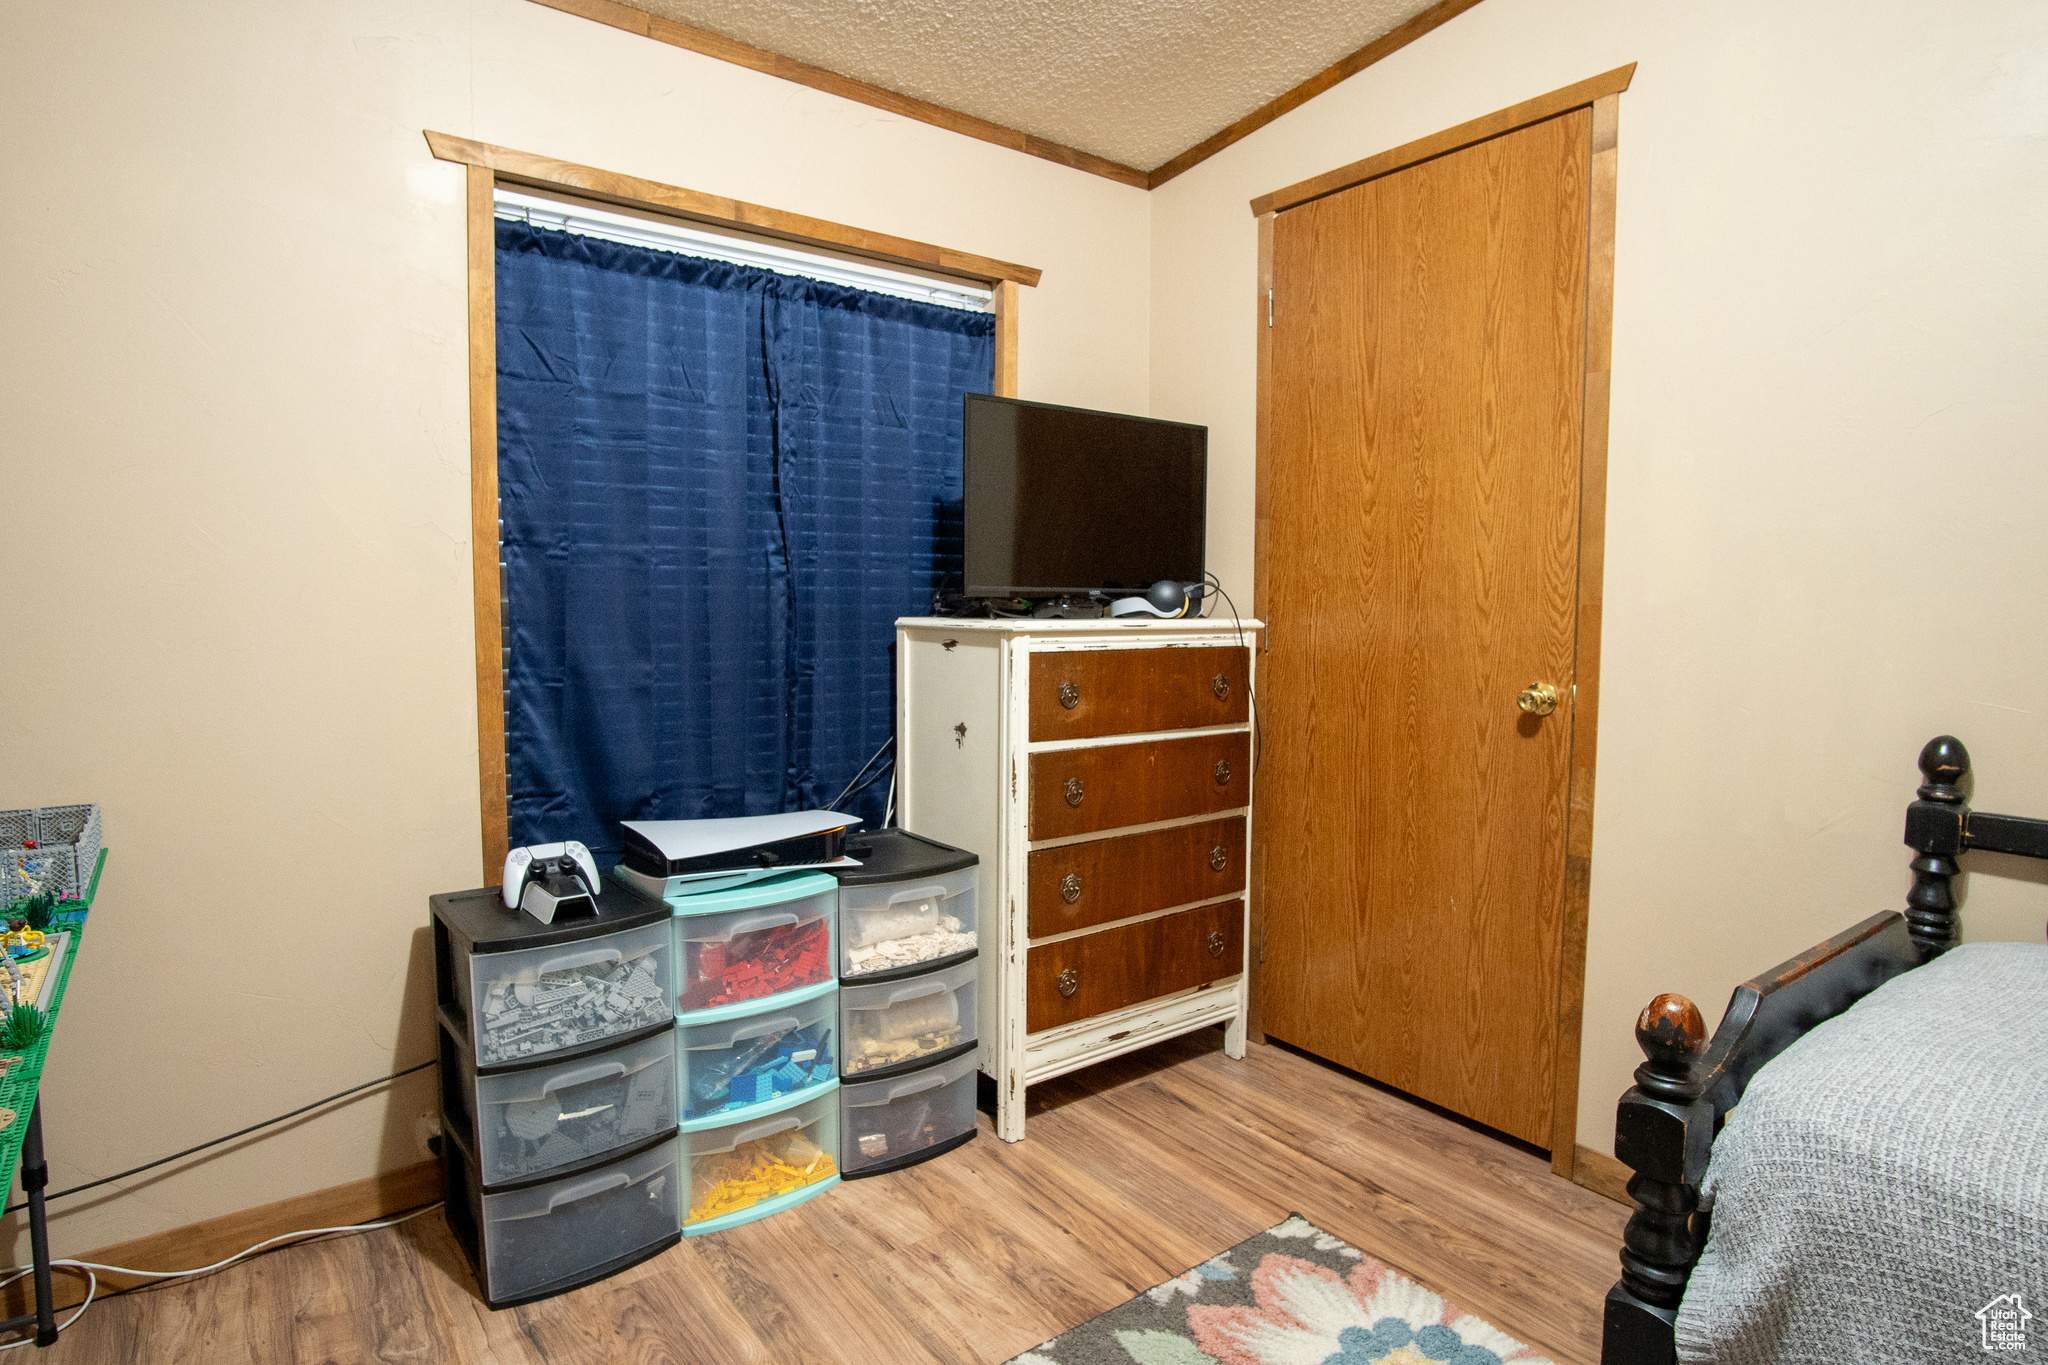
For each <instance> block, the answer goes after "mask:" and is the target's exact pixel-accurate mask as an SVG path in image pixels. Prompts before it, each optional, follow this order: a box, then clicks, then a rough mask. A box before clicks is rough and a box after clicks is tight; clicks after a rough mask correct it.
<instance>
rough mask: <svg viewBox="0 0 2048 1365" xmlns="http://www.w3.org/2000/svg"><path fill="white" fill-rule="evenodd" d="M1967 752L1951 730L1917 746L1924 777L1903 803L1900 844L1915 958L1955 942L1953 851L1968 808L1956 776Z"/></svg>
mask: <svg viewBox="0 0 2048 1365" xmlns="http://www.w3.org/2000/svg"><path fill="white" fill-rule="evenodd" d="M1969 771H1970V751H1969V750H1968V749H1965V748H1964V747H1963V742H1962V741H1961V740H1959V739H1957V738H1956V737H1955V736H1954V735H1936V736H1935V737H1934V738H1933V739H1930V740H1928V741H1927V745H1926V747H1925V748H1923V749H1921V750H1920V775H1921V776H1922V777H1925V778H1926V779H1927V781H1926V782H1925V783H1924V784H1922V786H1921V788H1920V792H1919V795H1920V799H1919V800H1918V801H1915V802H1913V803H1912V804H1911V805H1909V806H1907V807H1906V846H1907V847H1908V848H1911V849H1912V850H1913V851H1914V852H1915V853H1917V854H1918V855H1919V856H1918V857H1916V858H1914V859H1913V889H1912V890H1910V891H1908V892H1907V893H1906V927H1907V930H1908V932H1910V933H1911V934H1912V936H1913V946H1914V947H1915V948H1917V949H1919V951H1920V960H1921V961H1923V962H1927V961H1931V960H1933V959H1934V958H1937V957H1939V956H1941V955H1942V954H1943V953H1945V952H1947V951H1948V950H1949V949H1951V948H1953V947H1955V946H1956V941H1957V939H1958V938H1960V937H1961V935H1960V933H1959V932H1958V926H1957V921H1956V893H1955V886H1954V882H1955V875H1956V872H1957V871H1958V870H1959V869H1958V868H1957V866H1956V856H1957V855H1958V854H1960V853H1961V852H1962V851H1963V830H1964V828H1965V826H1966V825H1967V824H1968V823H1969V819H1970V808H1969V807H1968V806H1967V805H1965V804H1964V803H1963V790H1962V781H1963V776H1964V774H1966V773H1968V772H1969Z"/></svg>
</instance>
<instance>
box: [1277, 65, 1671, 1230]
mask: <svg viewBox="0 0 2048 1365" xmlns="http://www.w3.org/2000/svg"><path fill="white" fill-rule="evenodd" d="M1635 69H1636V68H1635V63H1633V62H1631V63H1629V64H1628V65H1627V66H1623V67H1617V68H1615V69H1614V70H1612V71H1608V72H1605V73H1603V74H1601V75H1598V76H1594V77H1592V78H1591V79H1588V80H1584V81H1580V82H1579V83H1578V84H1576V85H1568V86H1566V87H1564V88H1563V89H1561V90H1555V91H1552V92H1551V93H1550V94H1547V95H1539V96H1537V97H1536V98H1535V99H1532V100H1526V101H1524V102H1523V103H1521V104H1517V105H1513V106H1511V107H1509V108H1507V109H1502V110H1500V111H1498V112H1497V113H1493V114H1488V115H1486V116H1485V117H1483V118H1478V119H1474V120H1472V121H1471V122H1469V123H1461V124H1459V125H1458V126H1457V127H1455V128H1448V129H1446V130H1444V131H1443V132H1441V133H1436V134H1433V135H1432V136H1430V137H1426V138H1421V139H1418V140H1417V141H1414V142H1410V143H1407V144H1406V145H1404V146H1401V147H1396V148H1394V149H1392V150H1391V151H1386V152H1382V153H1380V154H1379V155H1378V156H1372V157H1367V158H1366V159H1365V160H1363V161H1355V162H1353V163H1351V164H1350V165H1349V166H1342V167H1339V168H1338V169H1337V170H1334V171H1330V172H1328V173H1327V174H1325V175H1319V176H1316V177H1314V178H1313V179H1309V180H1304V181H1302V182H1300V183H1299V184H1297V185H1292V186H1289V187H1288V188H1287V189H1283V190H1277V191H1275V192H1274V193H1272V194H1266V195H1261V196H1259V197H1258V198H1257V199H1254V200H1253V201H1252V210H1253V212H1254V213H1256V214H1257V215H1258V234H1259V247H1258V253H1259V254H1258V296H1257V300H1256V304H1255V310H1256V311H1255V319H1256V322H1255V325H1256V326H1257V328H1258V359H1257V386H1258V409H1257V419H1256V425H1255V426H1254V428H1253V438H1252V439H1253V459H1254V462H1255V473H1254V489H1255V492H1254V503H1253V517H1254V521H1253V539H1252V615H1254V616H1256V617H1258V618H1259V619H1260V620H1265V619H1267V604H1266V583H1267V562H1266V561H1267V555H1268V553H1269V548H1270V543H1271V542H1270V531H1271V524H1272V522H1271V517H1272V505H1271V489H1272V458H1271V453H1270V452H1271V432H1272V390H1273V333H1272V329H1271V327H1270V326H1269V325H1268V311H1267V310H1268V309H1269V308H1271V307H1273V306H1275V305H1274V302H1273V300H1272V293H1271V291H1272V289H1273V224H1274V219H1275V218H1276V217H1277V216H1278V215H1279V213H1281V212H1283V211H1284V210H1286V209H1288V208H1292V207H1295V206H1297V205H1300V204H1305V203H1307V202H1309V201H1310V200H1312V199H1317V198H1321V197H1322V196H1323V195H1326V194H1334V193H1336V192H1337V191H1338V190H1342V189H1349V188H1350V187H1352V186H1353V185H1359V184H1363V183H1364V182H1365V181H1367V180H1372V179H1375V178H1377V177H1379V176H1382V175H1387V174H1390V173H1392V172H1394V171H1397V170H1401V169H1403V168H1405V167H1408V166H1412V165H1415V164H1416V163H1417V162H1420V161H1426V160H1429V159H1430V158H1432V157H1437V156H1443V155H1445V154H1447V153H1450V152H1454V151H1457V150H1459V149H1460V148H1463V147H1469V146H1471V145H1472V144H1474V143H1476V142H1483V141H1485V140H1486V139H1488V138H1491V137H1498V136H1499V135H1501V134H1503V133H1509V132H1513V131H1514V130H1515V129H1517V128H1523V127H1527V126H1528V125H1529V124H1532V123H1539V122H1541V121H1542V120H1544V119H1547V118H1554V117H1556V116H1557V115H1559V114H1562V113H1566V112H1569V111H1570V110H1573V109H1579V108H1584V107H1587V106H1590V107H1591V108H1592V111H1593V115H1592V130H1591V134H1590V137H1591V148H1590V150H1591V153H1592V155H1591V164H1590V170H1589V179H1588V184H1587V196H1588V204H1587V221H1586V254H1587V262H1586V265H1587V269H1586V352H1585V376H1584V383H1585V398H1584V413H1583V418H1582V420H1583V423H1584V427H1583V432H1582V436H1581V445H1580V454H1579V577H1578V600H1577V609H1576V619H1577V631H1576V658H1575V663H1574V667H1575V669H1576V675H1577V676H1576V679H1575V681H1576V683H1577V686H1578V696H1577V698H1576V699H1575V701H1574V704H1573V708H1572V715H1573V722H1572V753H1571V789H1570V798H1569V811H1568V813H1567V817H1566V825H1565V876H1564V916H1563V925H1562V932H1561V934H1560V945H1559V962H1558V998H1557V1053H1556V1056H1555V1060H1554V1068H1553V1075H1554V1077H1555V1083H1556V1092H1555V1097H1554V1099H1553V1101H1552V1105H1551V1129H1550V1131H1551V1143H1550V1151H1551V1158H1550V1166H1551V1170H1552V1171H1553V1172H1555V1173H1556V1174H1558V1175H1560V1176H1563V1177H1564V1178H1566V1179H1567V1180H1576V1181H1577V1182H1578V1183H1580V1184H1583V1185H1585V1186H1586V1188H1588V1189H1592V1190H1598V1191H1600V1192H1602V1193H1608V1192H1609V1191H1608V1190H1607V1189H1606V1187H1605V1184H1604V1183H1603V1182H1602V1180H1601V1176H1602V1172H1601V1171H1599V1170H1587V1171H1583V1172H1582V1171H1580V1170H1579V1169H1578V1167H1577V1161H1576V1157H1577V1153H1578V1122H1579V1043H1580V1037H1579V1035H1580V1033H1581V1031H1582V1029H1583V1027H1584V1016H1585V997H1586V917H1587V907H1588V893H1589V890H1590V887H1591V883H1592V867H1593V791H1594V760H1595V758H1596V756H1597V748H1598V738H1599V728H1600V625H1601V600H1602V593H1603V589H1604V574H1605V564H1606V546H1607V437H1608V400H1609V394H1610V391H1611V388H1612V384H1611V379H1612V371H1613V356H1614V221H1615V195H1616V186H1617V183H1618V181H1617V164H1618V161H1617V159H1618V157H1619V150H1618V145H1619V120H1620V113H1621V93H1622V91H1624V90H1626V89H1628V86H1629V81H1630V79H1631V78H1632V77H1633V76H1634V74H1635ZM1265 879H1266V868H1265V858H1264V854H1263V850H1262V849H1261V848H1259V847H1256V846H1255V847H1254V850H1253V862H1252V906H1253V917H1254V918H1253V930H1252V932H1253V934H1254V942H1255V943H1257V942H1263V941H1264V939H1263V934H1264V925H1263V922H1262V921H1261V919H1260V917H1259V907H1261V906H1263V905H1264V904H1265V899H1266V897H1265ZM1253 957H1254V960H1255V961H1256V958H1257V954H1256V952H1255V953H1254V954H1253ZM1263 994H1264V992H1263V990H1262V985H1261V982H1260V979H1259V969H1258V968H1257V967H1256V966H1254V968H1253V969H1252V979H1251V1007H1250V1010H1251V1018H1250V1024H1249V1028H1250V1032H1251V1035H1252V1036H1253V1037H1254V1038H1263V1037H1264V1036H1265V1034H1264V1031H1263V1029H1262V1027H1261V1014H1260V1005H1261V1002H1262V999H1263Z"/></svg>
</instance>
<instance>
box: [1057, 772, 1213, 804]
mask: <svg viewBox="0 0 2048 1365" xmlns="http://www.w3.org/2000/svg"><path fill="white" fill-rule="evenodd" d="M1216 780H1217V781H1219V782H1220V781H1222V780H1223V779H1222V778H1220V777H1219V778H1218V779H1216ZM1087 794H1088V788H1087V787H1086V786H1084V785H1082V782H1081V779H1080V778H1078V777H1070V778H1068V779H1067V804H1068V805H1070V806H1078V805H1080V804H1081V798H1082V797H1084V796H1086V795H1087Z"/></svg>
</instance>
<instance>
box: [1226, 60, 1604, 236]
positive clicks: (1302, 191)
mask: <svg viewBox="0 0 2048 1365" xmlns="http://www.w3.org/2000/svg"><path fill="white" fill-rule="evenodd" d="M1635 75H1636V64H1635V63H1634V62H1630V63H1629V64H1628V65H1627V66H1617V67H1615V68H1614V70H1612V71H1603V72H1601V73H1600V74H1599V75H1597V76H1588V77H1587V78H1586V79H1585V80H1582V81H1579V82H1577V83H1575V84H1572V85H1567V86H1565V87H1564V88H1563V89H1561V90H1553V91H1551V92H1550V93H1549V94H1547V95H1538V96H1537V97H1536V98H1534V99H1530V100H1523V101H1522V102H1521V103H1520V104H1511V105H1509V106H1508V107H1507V108H1505V109H1496V110H1495V111H1494V112H1493V113H1491V114H1485V115H1482V116H1481V117H1479V118H1476V119H1473V120H1471V121H1470V122H1468V123H1461V124H1459V125H1458V126H1457V127H1455V128H1446V129H1444V130H1443V131H1442V132H1440V133H1431V134H1430V135H1429V136H1428V137H1422V138H1417V139H1416V140H1415V141H1413V142H1404V143H1402V144H1401V145H1400V146H1398V147H1395V148H1393V149H1391V150H1389V151H1384V152H1381V153H1379V154H1378V155H1376V156H1369V157H1367V158H1365V160H1363V161H1354V162H1352V163H1351V164H1350V165H1348V166H1339V167H1338V168H1337V169H1336V170H1334V171H1325V172H1323V173H1322V174H1321V175H1314V176H1310V177H1309V178H1308V179H1306V180H1298V181H1296V182H1295V183H1294V184H1292V185H1289V186H1287V187H1286V188H1284V189H1277V190H1274V191H1273V192H1272V193H1271V194H1262V195H1260V196H1259V197H1258V198H1256V199H1254V200H1252V216H1253V217H1255V218H1257V217H1263V216H1264V215H1266V214H1268V213H1277V212H1279V211H1281V210H1282V209H1291V208H1297V207H1299V206H1300V205H1302V204H1306V203H1307V202H1308V201H1309V200H1311V199H1320V198H1322V197H1323V196H1324V195H1326V194H1335V193H1337V191H1339V190H1348V189H1350V188H1351V187H1352V186H1353V185H1363V184H1364V183H1365V182H1366V181H1368V180H1377V179H1379V178H1380V177H1381V176H1383V175H1392V174H1393V173H1394V172H1395V171H1404V170H1407V169H1408V168H1409V167H1410V166H1413V165H1415V164H1416V163H1417V162H1419V161H1428V160H1429V159H1430V158H1431V157H1438V156H1448V155H1449V154H1450V153H1452V152H1456V151H1461V150H1463V149H1464V148H1466V147H1470V146H1471V145H1472V144H1473V143H1475V142H1486V141H1489V140H1490V139H1493V138H1497V137H1499V136H1500V135H1501V134H1502V133H1512V132H1514V131H1515V129H1517V128H1526V127H1528V126H1529V125H1530V124H1532V123H1541V122H1543V121H1544V120H1545V119H1550V118H1556V117H1557V116H1558V115H1559V114H1568V113H1570V112H1571V111H1572V110H1574V109H1584V108H1585V107H1587V106H1588V105H1590V104H1595V103H1598V102H1599V101H1600V100H1601V99H1603V98H1605V97H1606V96H1609V95H1619V94H1620V93H1621V92H1622V91H1624V90H1626V89H1628V87H1629V82H1630V81H1632V80H1634V79H1635Z"/></svg>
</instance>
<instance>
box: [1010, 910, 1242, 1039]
mask: <svg viewBox="0 0 2048 1365" xmlns="http://www.w3.org/2000/svg"><path fill="white" fill-rule="evenodd" d="M1243 970H1244V902H1243V901H1241V900H1233V901H1225V902H1223V903H1222V904H1220V905H1200V906H1196V907H1195V908H1194V909H1193V910H1183V911H1181V912H1180V913H1179V914H1177V915H1166V916H1164V917H1162V918H1160V919H1148V920H1145V921H1143V922H1142V923H1139V924H1126V925H1125V926H1124V927H1123V928H1121V929H1105V930H1103V931H1102V932H1101V933H1099V934H1083V935H1082V936H1081V937H1079V938H1069V939H1062V940H1060V941H1059V942H1058V943H1047V944H1044V945H1043V946H1041V947H1037V948H1033V949H1031V950H1030V951H1029V954H1028V955H1027V956H1026V958H1025V962H1024V1030H1025V1032H1027V1033H1037V1032H1039V1031H1040V1030H1042V1029H1049V1028H1058V1027H1059V1026H1060V1025H1061V1024H1072V1023H1076V1022H1078V1021H1079V1020H1082V1019H1090V1018H1093V1017H1094V1016H1096V1015H1098V1014H1106V1013H1108V1012H1109V1011H1110V1010H1115V1009H1122V1008H1123V1007H1124V1006H1126V1005H1136V1004H1139V1003H1141V1002H1143V1001H1146V1000H1152V999H1155V998H1157V997H1159V996H1162V995H1172V994H1173V993H1174V992H1176V991H1185V990H1190V989H1192V988H1194V987H1196V986H1201V985H1206V984H1207V983H1209V982H1211V981H1220V980H1222V979H1223V978H1224V977H1226V976H1236V975H1237V974H1238V973H1239V972H1241V971H1243ZM1067 972H1071V973H1073V975H1072V976H1071V977H1067V978H1066V980H1067V984H1068V985H1069V986H1070V987H1071V989H1072V994H1070V995H1062V994H1061V993H1060V982H1061V979H1062V976H1063V974H1065V973H1067Z"/></svg>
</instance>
